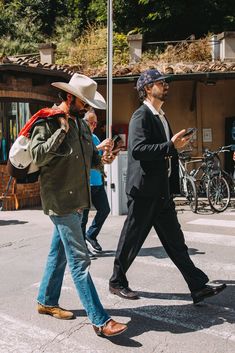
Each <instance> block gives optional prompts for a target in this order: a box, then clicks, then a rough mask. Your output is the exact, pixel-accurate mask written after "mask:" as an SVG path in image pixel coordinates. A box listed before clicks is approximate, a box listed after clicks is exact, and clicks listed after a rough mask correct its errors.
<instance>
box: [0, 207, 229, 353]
mask: <svg viewBox="0 0 235 353" xmlns="http://www.w3.org/2000/svg"><path fill="white" fill-rule="evenodd" d="M178 210H179V212H178V215H179V219H180V222H181V224H182V228H183V230H184V231H185V237H186V240H187V244H188V246H189V252H190V255H191V258H192V260H193V261H194V262H195V264H196V265H197V266H199V267H201V268H202V269H203V270H204V271H205V272H206V273H207V274H208V275H209V276H210V278H211V279H217V280H221V281H223V282H225V283H227V284H228V288H227V289H226V291H224V293H223V294H221V295H219V296H217V297H214V298H211V299H208V300H207V301H205V302H204V304H201V305H198V306H194V305H192V301H191V297H190V295H189V292H188V288H187V286H186V284H185V282H184V280H183V278H182V276H181V274H180V273H179V272H178V270H177V269H176V268H175V266H174V265H173V264H172V262H171V261H170V260H169V258H168V257H167V255H166V253H165V251H164V249H163V248H162V246H161V244H160V242H159V240H158V238H157V237H156V235H155V232H154V231H153V230H152V231H151V232H150V235H149V236H148V238H147V240H146V242H145V244H144V247H143V248H142V250H141V251H140V253H139V256H138V257H137V258H136V260H135V262H134V263H133V265H132V266H131V268H130V270H129V271H128V279H129V280H130V286H131V287H132V288H133V289H134V290H137V291H138V292H139V295H140V297H141V299H139V300H135V301H127V300H122V299H121V298H119V297H117V296H113V295H112V294H110V293H109V291H108V279H109V277H110V275H111V272H112V267H113V259H114V253H115V250H116V246H117V242H118V238H119V234H120V230H121V227H122V225H123V222H124V220H125V216H110V217H109V218H108V220H107V222H106V223H105V225H104V227H103V229H102V232H101V234H100V237H99V240H100V243H101V245H102V247H103V249H104V252H103V253H102V255H101V256H100V257H99V258H98V259H97V260H94V261H92V264H91V275H92V278H93V280H94V282H95V285H96V288H97V290H98V292H99V295H100V298H101V301H102V303H103V304H104V306H105V308H106V309H107V310H108V312H109V313H110V315H111V316H112V317H114V318H115V319H116V320H120V321H123V322H125V323H128V330H127V331H126V332H125V333H124V334H123V335H122V336H117V337H113V338H112V339H110V340H108V339H102V338H99V337H97V336H96V335H95V334H94V332H93V329H92V327H91V325H90V323H89V321H88V319H87V317H86V315H85V312H84V311H83V309H82V306H81V303H80V301H79V299H78V297H77V294H76V292H75V288H74V285H73V282H72V279H71V276H70V274H69V272H68V270H67V271H66V274H65V278H64V284H63V289H62V293H61V301H60V305H61V306H62V307H65V308H67V309H70V310H73V311H74V313H75V315H76V319H75V320H71V321H62V320H56V319H54V318H52V317H48V316H43V315H38V314H37V312H36V310H35V306H36V296H37V291H38V287H39V283H40V280H41V276H42V272H43V267H44V265H45V261H46V256H47V253H48V248H49V245H50V239H51V232H52V224H51V222H50V220H49V218H48V217H47V216H45V215H43V213H42V211H41V210H21V211H11V212H0V226H1V227H0V281H1V282H0V283H1V286H0V327H1V329H0V353H7V352H16V353H27V352H31V353H32V352H34V353H39V352H46V353H58V352H62V353H67V352H74V353H75V352H79V353H101V352H102V353H104V352H110V353H119V352H127V353H133V352H137V353H139V352H141V353H142V352H143V353H160V352H164V353H234V352H235V333H234V332H235V325H234V322H235V315H234V314H235V304H234V295H235V290H234V288H235V287H234V284H235V280H234V277H235V264H234V247H235V237H234V228H235V218H234V215H235V212H234V210H233V209H231V208H230V209H228V210H227V212H225V213H223V214H217V215H215V214H211V213H210V212H208V213H207V214H205V215H197V214H193V213H192V212H190V211H189V210H188V209H187V208H184V207H183V206H182V205H179V207H178ZM93 214H94V212H91V216H92V215H93ZM90 220H91V218H90Z"/></svg>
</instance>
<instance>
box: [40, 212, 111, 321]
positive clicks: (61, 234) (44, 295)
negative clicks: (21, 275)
mask: <svg viewBox="0 0 235 353" xmlns="http://www.w3.org/2000/svg"><path fill="white" fill-rule="evenodd" d="M50 218H51V220H52V222H53V223H54V226H55V227H54V233H53V237H52V242H51V248H50V252H49V255H48V259H47V264H46V268H45V272H44V275H43V278H42V281H41V284H40V288H39V294H38V298H37V299H38V302H39V303H40V304H42V305H45V306H58V302H59V297H60V292H61V287H62V282H63V277H64V271H65V267H66V264H67V262H68V265H69V268H70V272H71V275H72V278H73V281H74V284H75V287H76V289H77V292H78V295H79V297H80V300H81V302H82V305H83V307H84V309H85V310H86V313H87V316H88V318H89V319H90V321H91V323H92V324H93V325H95V326H102V325H104V324H105V323H106V322H107V320H109V318H110V317H109V315H108V314H107V313H106V311H105V310H104V308H103V306H102V304H101V303H100V300H99V297H98V294H97V292H96V289H95V286H94V284H93V281H92V279H91V276H90V273H89V266H90V259H89V256H88V253H87V247H86V244H85V241H84V238H83V234H82V230H81V215H80V214H79V213H77V212H74V213H70V214H67V215H64V216H50Z"/></svg>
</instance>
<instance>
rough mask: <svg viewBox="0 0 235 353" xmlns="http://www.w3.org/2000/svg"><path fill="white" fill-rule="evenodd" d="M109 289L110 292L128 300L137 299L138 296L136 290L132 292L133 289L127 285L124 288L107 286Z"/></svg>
mask: <svg viewBox="0 0 235 353" xmlns="http://www.w3.org/2000/svg"><path fill="white" fill-rule="evenodd" d="M109 291H110V293H112V294H116V295H118V296H119V297H121V298H124V299H130V300H135V299H139V296H138V295H137V293H136V292H133V290H131V289H130V288H129V287H126V288H114V287H111V286H109Z"/></svg>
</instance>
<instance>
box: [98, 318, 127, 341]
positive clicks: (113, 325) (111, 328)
mask: <svg viewBox="0 0 235 353" xmlns="http://www.w3.org/2000/svg"><path fill="white" fill-rule="evenodd" d="M93 328H94V330H95V333H96V334H97V336H101V337H111V336H117V335H120V334H121V333H123V332H124V331H126V330H127V325H125V324H121V323H120V322H116V321H114V320H112V319H110V320H109V321H108V322H106V324H105V325H104V326H101V327H97V326H94V325H93Z"/></svg>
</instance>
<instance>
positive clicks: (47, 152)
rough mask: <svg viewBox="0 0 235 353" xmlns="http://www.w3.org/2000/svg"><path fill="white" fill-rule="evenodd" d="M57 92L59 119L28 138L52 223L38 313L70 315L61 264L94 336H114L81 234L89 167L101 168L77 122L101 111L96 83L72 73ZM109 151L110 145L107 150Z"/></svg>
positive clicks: (116, 327) (116, 328) (119, 327)
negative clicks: (62, 304)
mask: <svg viewBox="0 0 235 353" xmlns="http://www.w3.org/2000/svg"><path fill="white" fill-rule="evenodd" d="M52 85H53V86H54V87H57V88H59V89H60V90H61V92H60V97H61V100H62V102H61V104H60V105H59V106H57V107H56V109H57V110H58V112H61V116H60V117H59V118H56V119H44V120H40V121H38V122H37V124H36V125H35V126H34V129H33V132H32V135H31V141H32V142H31V153H32V157H33V161H34V163H35V164H36V165H37V166H38V167H39V168H40V181H41V199H42V206H43V210H44V212H45V214H47V215H49V217H50V219H51V221H52V222H53V224H54V232H53V236H52V242H51V248H50V252H49V255H48V259H47V264H46V268H45V272H44V275H43V278H42V281H41V284H40V288H39V293H38V298H37V301H38V312H39V313H40V314H47V315H51V316H53V317H55V318H57V319H72V318H73V316H74V315H73V313H72V312H70V311H67V310H65V309H62V308H61V307H59V298H60V292H61V287H62V282H63V277H64V271H65V267H66V264H67V263H68V265H69V268H70V271H71V275H72V278H73V281H74V284H75V287H76V289H77V292H78V295H79V297H80V300H81V302H82V305H83V307H84V309H85V310H86V313H87V316H88V318H89V320H90V321H91V323H92V325H93V328H94V330H95V332H96V334H97V335H99V336H106V337H109V336H113V335H118V334H120V333H122V332H123V331H125V330H126V329H127V325H125V324H121V323H118V322H116V321H114V320H112V319H111V318H110V316H109V315H108V314H107V312H106V311H105V310H104V308H103V306H102V304H101V303H100V300H99V297H98V294H97V292H96V289H95V286H94V284H93V281H92V279H91V276H90V274H89V271H88V270H89V266H90V259H89V256H88V252H87V247H86V244H85V241H84V238H83V234H82V230H81V211H82V209H85V208H89V207H90V186H89V174H90V168H91V166H92V168H101V167H102V163H103V162H105V160H103V161H102V160H101V157H100V156H99V154H98V151H97V149H96V148H95V146H94V145H93V143H92V136H91V133H90V130H89V127H88V126H87V124H86V123H85V122H83V120H82V119H81V118H82V117H83V115H84V112H85V111H87V110H89V108H90V107H93V108H97V109H106V103H105V100H104V98H103V97H102V95H101V94H100V93H98V92H97V84H96V82H95V81H93V80H92V79H90V78H89V77H87V76H84V75H80V74H74V75H73V76H72V78H71V80H70V81H69V83H64V82H55V83H52ZM109 147H110V148H111V147H112V146H109Z"/></svg>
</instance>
